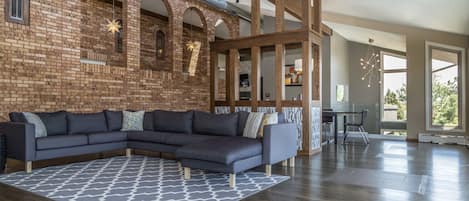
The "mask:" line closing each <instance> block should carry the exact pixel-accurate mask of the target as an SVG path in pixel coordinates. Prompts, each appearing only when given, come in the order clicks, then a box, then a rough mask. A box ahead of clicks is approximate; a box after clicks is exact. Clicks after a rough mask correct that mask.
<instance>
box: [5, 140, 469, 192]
mask: <svg viewBox="0 0 469 201" xmlns="http://www.w3.org/2000/svg"><path fill="white" fill-rule="evenodd" d="M111 155H112V154H111ZM104 157H107V156H104ZM39 166H41V164H39ZM10 168H11V167H10ZM258 170H259V171H263V169H262V168H258ZM272 171H273V173H274V174H282V175H290V176H291V177H292V178H291V179H290V180H288V181H285V182H283V183H281V184H278V185H276V186H274V187H272V188H269V189H268V190H265V191H263V192H260V193H257V194H255V195H253V196H250V197H248V198H246V199H245V200H256V201H259V200H282V201H285V200H288V201H289V200H324V201H329V200H330V201H332V200H339V201H342V200H343V201H367V200H370V201H414V200H415V201H419V200H431V201H440V200H441V201H458V200H469V191H468V190H467V189H469V187H468V186H469V150H468V149H467V148H465V147H463V146H453V145H432V144H418V143H409V142H401V141H385V140H372V142H371V144H370V145H369V146H364V145H363V144H361V142H359V141H356V142H354V143H351V144H348V145H345V146H343V145H333V144H331V145H327V146H324V148H323V152H322V153H320V154H318V155H315V156H311V157H298V158H297V160H296V167H295V168H288V167H282V166H280V165H276V166H274V167H273V168H272ZM0 200H1V201H9V200H28V201H29V200H47V199H45V198H42V197H39V196H36V195H34V194H31V193H28V192H24V191H22V190H18V189H15V188H13V187H9V186H6V185H4V184H0Z"/></svg>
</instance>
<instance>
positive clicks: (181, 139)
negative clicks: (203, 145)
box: [165, 133, 221, 146]
mask: <svg viewBox="0 0 469 201" xmlns="http://www.w3.org/2000/svg"><path fill="white" fill-rule="evenodd" d="M217 138H221V137H219V136H211V135H199V134H191V135H185V134H176V133H172V135H169V136H168V137H167V138H166V140H165V143H166V144H169V145H178V146H184V145H188V144H194V143H199V142H203V141H206V140H211V139H217ZM218 146H220V144H219V145H218Z"/></svg>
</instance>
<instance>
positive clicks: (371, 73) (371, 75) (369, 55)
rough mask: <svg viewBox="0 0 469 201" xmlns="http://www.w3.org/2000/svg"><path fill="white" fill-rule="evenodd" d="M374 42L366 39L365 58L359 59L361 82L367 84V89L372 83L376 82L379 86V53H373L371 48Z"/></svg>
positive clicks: (373, 50)
mask: <svg viewBox="0 0 469 201" xmlns="http://www.w3.org/2000/svg"><path fill="white" fill-rule="evenodd" d="M373 42H374V40H373V39H372V38H370V39H368V43H369V46H368V49H367V51H366V55H365V57H362V58H360V66H361V68H362V70H363V71H364V74H363V76H362V78H361V80H363V81H367V82H368V85H367V86H368V87H371V86H372V84H373V82H374V81H375V80H376V81H377V82H378V84H381V80H380V77H381V76H380V75H379V73H380V72H381V67H380V65H379V62H380V60H379V53H377V51H375V48H374V46H373Z"/></svg>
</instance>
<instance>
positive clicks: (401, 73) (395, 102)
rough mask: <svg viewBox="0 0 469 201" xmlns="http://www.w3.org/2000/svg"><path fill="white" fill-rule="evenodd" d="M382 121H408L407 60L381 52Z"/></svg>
mask: <svg viewBox="0 0 469 201" xmlns="http://www.w3.org/2000/svg"><path fill="white" fill-rule="evenodd" d="M381 61H382V62H381V69H382V79H381V80H382V85H381V121H387V122H398V121H406V120H407V59H406V57H405V56H402V55H397V54H392V53H388V52H381Z"/></svg>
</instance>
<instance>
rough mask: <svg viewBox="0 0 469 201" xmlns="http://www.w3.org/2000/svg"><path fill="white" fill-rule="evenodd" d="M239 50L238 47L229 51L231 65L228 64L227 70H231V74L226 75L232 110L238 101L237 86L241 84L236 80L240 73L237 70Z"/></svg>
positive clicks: (232, 110)
mask: <svg viewBox="0 0 469 201" xmlns="http://www.w3.org/2000/svg"><path fill="white" fill-rule="evenodd" d="M237 56H238V50H237V49H230V53H229V56H228V57H229V65H228V66H227V70H229V74H228V76H227V77H226V80H227V82H228V81H229V82H228V83H227V86H228V88H227V96H228V94H229V96H228V103H229V105H230V111H231V112H234V111H235V101H236V91H237V90H236V86H239V84H237V82H236V77H237V75H238V73H237V72H238V71H237V65H236V64H237V62H238V60H239V59H238V57H237Z"/></svg>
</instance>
